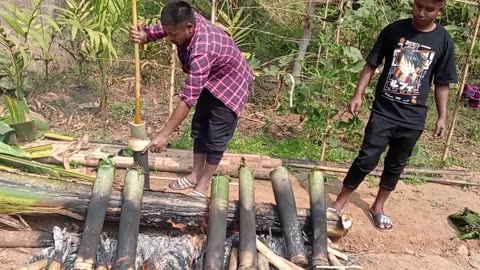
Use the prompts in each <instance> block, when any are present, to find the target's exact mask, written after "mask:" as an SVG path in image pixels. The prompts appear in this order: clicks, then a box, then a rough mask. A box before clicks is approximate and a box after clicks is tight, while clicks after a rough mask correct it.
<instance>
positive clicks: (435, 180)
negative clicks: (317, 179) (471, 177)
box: [290, 164, 480, 186]
mask: <svg viewBox="0 0 480 270" xmlns="http://www.w3.org/2000/svg"><path fill="white" fill-rule="evenodd" d="M290 166H292V165H291V164H290ZM292 167H296V168H303V169H308V168H317V169H319V170H321V171H326V172H337V173H347V172H348V169H346V168H335V167H327V166H313V165H303V164H295V165H293V166H292ZM369 175H372V176H378V177H380V176H382V173H381V172H378V171H373V172H371V173H370V174H369ZM400 178H401V179H410V178H412V175H408V174H402V175H400ZM421 179H423V180H425V182H429V183H437V184H444V185H466V186H480V183H471V182H466V181H457V180H448V179H443V178H434V177H422V178H421Z"/></svg>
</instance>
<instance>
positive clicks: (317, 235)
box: [308, 170, 328, 267]
mask: <svg viewBox="0 0 480 270" xmlns="http://www.w3.org/2000/svg"><path fill="white" fill-rule="evenodd" d="M324 182H325V181H324V178H323V173H322V172H321V171H318V170H312V171H311V172H310V174H309V177H308V183H309V195H310V209H311V210H310V211H311V216H310V218H311V223H312V230H313V241H312V242H313V254H312V265H311V266H312V267H315V266H317V265H326V264H327V263H328V237H327V211H326V202H325V188H324Z"/></svg>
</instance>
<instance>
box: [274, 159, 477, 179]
mask: <svg viewBox="0 0 480 270" xmlns="http://www.w3.org/2000/svg"><path fill="white" fill-rule="evenodd" d="M282 161H283V164H284V165H285V166H289V167H295V168H302V169H315V168H320V169H321V170H325V171H328V170H330V169H332V170H341V169H343V170H342V171H339V172H344V170H345V169H347V170H348V168H349V167H350V164H343V163H333V162H315V161H312V160H298V159H282ZM374 171H375V172H383V168H382V167H380V166H378V167H376V168H375V169H374ZM404 172H405V173H413V174H437V175H458V176H470V175H471V172H469V171H468V170H465V169H436V168H415V167H413V168H412V167H407V168H405V170H404Z"/></svg>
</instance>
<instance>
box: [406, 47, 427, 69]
mask: <svg viewBox="0 0 480 270" xmlns="http://www.w3.org/2000/svg"><path fill="white" fill-rule="evenodd" d="M401 58H405V60H406V61H408V62H409V63H411V64H412V65H413V66H414V67H415V68H420V67H422V66H423V60H424V58H423V55H422V54H421V53H420V52H419V51H417V50H414V49H410V48H405V49H403V50H402V52H401V53H400V59H401Z"/></svg>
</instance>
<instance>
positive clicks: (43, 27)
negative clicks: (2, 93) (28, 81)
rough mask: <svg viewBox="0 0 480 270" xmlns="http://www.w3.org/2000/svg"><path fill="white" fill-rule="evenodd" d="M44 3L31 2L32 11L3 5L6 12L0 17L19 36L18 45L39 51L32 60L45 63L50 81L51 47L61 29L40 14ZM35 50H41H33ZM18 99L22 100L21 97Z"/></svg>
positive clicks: (42, 0) (37, 0)
mask: <svg viewBox="0 0 480 270" xmlns="http://www.w3.org/2000/svg"><path fill="white" fill-rule="evenodd" d="M43 3H44V0H31V4H32V8H31V9H30V8H18V5H15V4H12V3H3V4H2V5H3V7H4V10H3V11H2V12H0V17H1V18H2V19H3V20H4V21H5V22H6V23H7V24H8V25H9V26H10V27H11V28H12V29H13V31H14V32H15V34H16V35H17V38H16V39H15V41H16V43H17V45H18V44H22V45H23V46H25V47H29V48H30V50H29V51H30V52H35V51H39V53H32V55H31V59H33V60H39V61H42V62H43V63H44V68H45V76H46V78H47V79H48V74H49V64H50V62H51V61H53V56H52V54H51V47H52V44H53V42H54V38H55V36H56V35H57V33H59V32H60V28H59V27H58V25H57V23H56V22H55V21H54V19H53V18H52V17H51V16H49V15H46V14H41V13H40V11H41V7H42V4H43ZM10 38H12V37H11V36H10ZM33 48H36V49H39V50H33ZM31 59H28V60H31ZM28 64H29V61H25V63H24V66H27V65H28ZM20 74H21V73H20ZM17 82H18V80H17ZM19 83H20V82H19ZM22 88H23V85H21V84H20V91H22V90H24V89H22ZM17 97H19V98H21V96H17Z"/></svg>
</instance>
